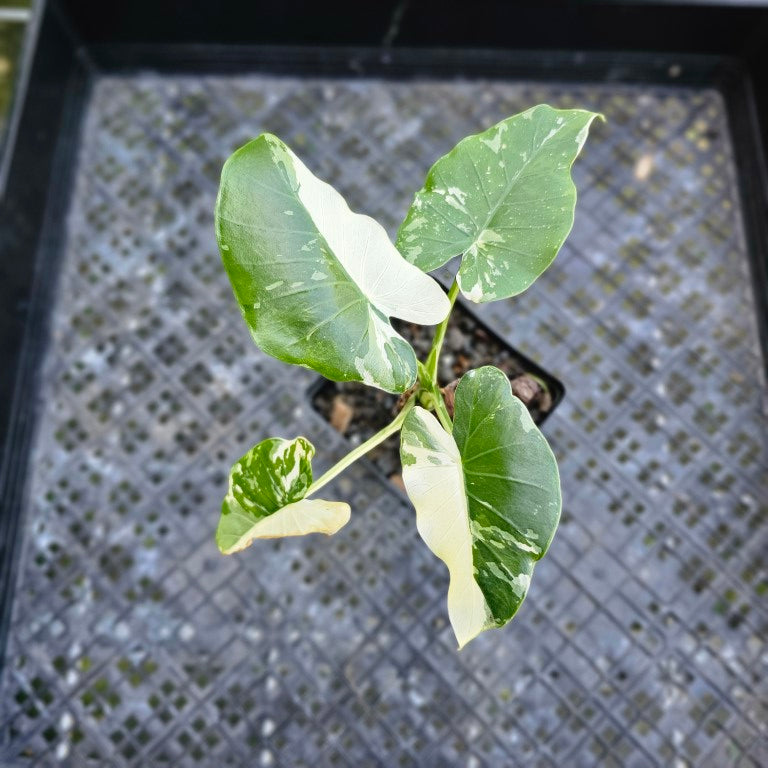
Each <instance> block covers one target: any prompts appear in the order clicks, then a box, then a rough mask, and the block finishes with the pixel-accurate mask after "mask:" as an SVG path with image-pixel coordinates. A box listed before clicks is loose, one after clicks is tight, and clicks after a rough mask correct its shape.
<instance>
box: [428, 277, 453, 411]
mask: <svg viewBox="0 0 768 768" xmlns="http://www.w3.org/2000/svg"><path fill="white" fill-rule="evenodd" d="M458 295H459V283H458V280H457V279H456V278H454V279H453V283H451V287H450V289H449V290H448V301H450V302H451V308H450V310H448V314H447V315H446V316H445V320H443V322H442V323H440V325H438V326H437V330H436V331H435V338H434V339H433V340H432V349H430V350H429V356H428V357H427V364H426V369H427V374H428V375H429V380H430V382H431V383H432V384H433V385H434V387H437V361H438V360H439V359H440V350H441V349H442V346H443V340H444V339H445V331H446V330H447V328H448V321H449V320H450V318H451V312H452V311H453V305H454V304H455V303H456V297H457V296H458ZM422 383H425V382H422ZM446 415H447V414H446Z"/></svg>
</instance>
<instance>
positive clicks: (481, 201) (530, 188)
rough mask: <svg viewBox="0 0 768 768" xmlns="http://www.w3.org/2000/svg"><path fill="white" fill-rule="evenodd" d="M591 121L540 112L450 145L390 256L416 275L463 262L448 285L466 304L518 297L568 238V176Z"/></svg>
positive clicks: (571, 203)
mask: <svg viewBox="0 0 768 768" xmlns="http://www.w3.org/2000/svg"><path fill="white" fill-rule="evenodd" d="M596 117H599V115H597V114H596V113H594V112H587V111H585V110H583V109H553V108H552V107H549V106H547V105H546V104H542V105H539V106H538V107H533V108H532V109H529V110H527V111H525V112H522V113H520V114H519V115H514V116H513V117H509V118H507V119H506V120H502V121H501V122H500V123H497V124H496V125H494V126H493V127H492V128H489V129H488V130H487V131H484V132H483V133H479V134H477V135H475V136H468V137H467V138H466V139H463V140H462V141H460V142H459V143H458V144H457V145H456V146H455V147H454V148H453V149H452V150H451V151H450V152H449V153H448V154H447V155H445V156H444V157H441V158H440V159H439V160H438V161H437V162H436V163H435V164H434V165H433V166H432V168H431V169H430V171H429V173H428V174H427V179H426V182H425V183H424V187H423V188H422V189H421V190H420V191H419V192H417V193H416V197H415V199H414V201H413V205H411V208H410V210H409V211H408V215H407V216H406V217H405V221H404V222H403V223H402V225H401V226H400V231H399V232H398V234H397V247H398V248H399V249H400V252H401V253H402V254H403V255H404V256H405V258H406V259H407V260H408V261H410V262H411V263H412V264H415V265H416V266H417V267H419V268H420V269H423V270H424V271H425V272H431V271H432V270H433V269H437V268H438V267H441V266H442V265H443V264H445V263H446V262H448V261H449V260H450V259H452V258H453V257H455V256H459V255H461V254H463V258H462V261H461V267H460V268H459V273H458V276H457V279H458V282H459V287H460V288H461V292H462V293H463V294H464V296H466V297H467V298H468V299H470V300H471V301H474V302H478V303H482V302H486V301H495V300H496V299H503V298H506V297H508V296H515V295H516V294H518V293H522V292H523V291H524V290H526V289H527V288H528V287H529V286H530V285H531V283H533V281H534V280H536V278H538V277H539V275H541V274H542V272H544V271H545V270H546V269H547V267H549V265H550V264H551V263H552V261H553V260H554V258H555V256H557V252H558V251H559V250H560V247H561V246H562V244H563V242H565V238H566V237H567V236H568V233H569V232H570V231H571V227H572V226H573V215H574V209H575V207H576V187H575V186H574V184H573V181H572V179H571V166H572V165H573V162H574V160H575V159H576V156H577V155H578V154H579V152H580V151H581V148H582V146H583V145H584V142H585V141H586V138H587V133H588V132H589V126H590V124H591V123H592V121H593V120H594V119H595V118H596Z"/></svg>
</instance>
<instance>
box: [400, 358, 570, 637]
mask: <svg viewBox="0 0 768 768" xmlns="http://www.w3.org/2000/svg"><path fill="white" fill-rule="evenodd" d="M454 414H455V418H454V426H453V434H449V433H448V432H446V431H445V430H444V429H443V428H442V427H441V426H440V423H439V422H438V420H437V419H436V418H435V417H434V416H433V415H432V414H431V413H429V412H428V411H426V410H424V409H423V408H419V407H416V408H414V409H413V410H412V411H411V413H409V414H408V417H407V418H406V420H405V423H404V425H403V431H402V436H401V447H400V455H401V458H402V462H403V481H404V483H405V487H406V489H407V491H408V495H409V497H410V499H411V501H412V502H413V505H414V507H415V508H416V525H417V528H418V530H419V533H420V535H421V537H422V538H423V539H424V541H425V543H426V544H427V546H428V547H429V548H430V549H431V550H432V552H433V553H434V554H435V555H437V556H438V557H439V558H440V559H441V560H442V561H443V562H444V563H445V564H446V565H447V566H448V571H449V574H450V583H449V587H448V616H449V618H450V621H451V626H452V627H453V630H454V633H455V635H456V639H457V640H458V643H459V647H460V648H461V647H462V646H464V645H465V644H466V643H468V642H469V641H470V640H471V639H472V638H474V637H476V636H477V635H478V634H479V633H480V632H482V631H483V630H486V629H490V628H493V627H500V626H502V625H504V624H506V623H507V622H508V621H509V620H510V619H511V618H512V617H513V616H514V614H515V613H516V611H517V609H518V608H519V607H520V605H521V603H522V602H523V599H524V598H525V595H526V593H527V591H528V586H529V584H530V580H531V575H532V573H533V567H534V565H535V563H536V561H537V560H539V559H540V558H541V557H542V556H543V555H544V553H545V552H546V551H547V548H548V547H549V544H550V542H551V540H552V537H553V536H554V533H555V530H556V529H557V524H558V521H559V519H560V505H561V499H560V479H559V475H558V471H557V463H556V461H555V457H554V455H553V454H552V451H551V449H550V447H549V445H548V444H547V441H546V439H545V438H544V436H543V435H542V434H541V432H539V430H538V429H537V428H536V426H535V424H534V423H533V420H532V419H531V417H530V415H529V413H528V411H527V409H526V408H525V406H524V405H523V404H522V402H521V401H520V400H518V399H517V398H516V397H515V396H514V395H513V394H512V389H511V387H510V384H509V380H508V379H507V377H506V376H505V375H504V373H502V372H501V371H500V370H498V369H497V368H493V367H490V366H488V367H485V368H480V369H478V370H475V371H470V372H469V373H467V374H466V375H465V376H464V377H463V378H462V379H461V381H460V382H459V385H458V387H457V388H456V401H455V411H454Z"/></svg>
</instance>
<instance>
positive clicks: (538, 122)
mask: <svg viewBox="0 0 768 768" xmlns="http://www.w3.org/2000/svg"><path fill="white" fill-rule="evenodd" d="M596 117H597V115H596V114H595V113H593V112H588V111H585V110H580V109H566V110H558V109H553V108H551V107H549V106H546V105H540V106H538V107H534V108H532V109H529V110H527V111H526V112H523V113H521V114H519V115H515V116H513V117H510V118H508V119H506V120H503V121H502V122H500V123H498V124H497V125H495V126H493V127H492V128H490V129H488V130H487V131H485V132H483V133H480V134H478V135H475V136H469V137H467V138H466V139H464V140H462V141H461V142H459V143H458V144H457V145H456V147H455V148H454V149H453V150H451V152H449V153H448V154H447V155H445V156H444V157H442V158H440V160H438V161H437V162H436V163H435V165H434V166H433V167H432V169H431V170H430V171H429V173H428V174H427V178H426V182H425V184H424V187H423V188H422V189H421V190H420V191H419V192H417V194H416V197H415V199H414V201H413V204H412V205H411V208H410V210H409V211H408V214H407V216H406V218H405V221H404V222H403V224H402V225H401V227H400V230H399V232H398V236H397V247H395V246H394V245H392V243H391V242H390V240H389V238H388V237H387V234H386V232H385V231H384V229H383V227H382V226H381V225H380V224H378V223H377V222H376V221H374V220H373V219H371V218H369V217H368V216H363V215H361V214H358V213H353V212H352V211H351V210H350V209H349V207H348V206H347V204H346V202H345V201H344V198H343V197H342V196H341V195H340V194H339V193H338V192H336V190H334V189H333V188H332V187H331V186H329V185H328V184H326V183H325V182H323V181H320V180H319V179H318V178H317V177H315V176H314V175H313V174H312V173H311V172H310V171H309V170H308V169H307V167H306V166H305V165H304V164H303V163H302V162H301V160H299V158H298V157H296V155H295V154H294V153H293V152H292V151H291V150H290V149H289V148H288V147H287V146H286V145H285V144H283V142H281V141H280V140H279V139H278V138H276V137H275V136H272V135H270V134H263V135H261V136H259V137H258V138H257V139H254V140H253V141H251V142H250V143H248V144H246V145H245V146H244V147H242V148H241V149H239V150H237V152H235V153H234V154H233V155H232V156H231V157H230V158H229V160H228V161H227V163H226V164H225V166H224V170H223V172H222V179H221V187H220V189H219V196H218V200H217V203H216V235H217V238H218V242H219V248H220V250H221V256H222V259H223V261H224V266H225V268H226V271H227V274H228V275H229V279H230V281H231V283H232V287H233V289H234V293H235V297H236V299H237V302H238V304H239V305H240V309H241V311H242V314H243V317H244V318H245V322H246V324H247V325H248V328H249V329H250V332H251V335H252V336H253V339H254V341H255V342H256V344H258V345H259V346H260V347H261V349H263V350H264V351H265V352H267V353H268V354H270V355H272V356H274V357H276V358H278V359H279V360H283V361H285V362H287V363H293V364H296V365H301V366H304V367H307V368H311V369H313V370H315V371H317V372H318V373H321V374H322V375H323V376H326V377H327V378H329V379H332V380H334V381H360V382H364V383H365V384H368V385H370V386H373V387H378V388H380V389H383V390H386V391H387V392H394V393H407V395H406V396H404V397H403V398H402V399H401V400H402V401H403V406H402V408H401V410H400V412H399V413H398V415H397V416H396V417H395V418H394V420H393V421H392V422H391V423H390V424H389V425H388V426H387V427H385V428H384V429H383V430H381V431H380V432H379V433H377V434H376V435H374V436H373V437H372V438H370V439H369V440H368V441H366V442H365V443H363V444H362V445H360V446H359V447H358V448H356V449H354V450H353V451H351V452H350V453H349V454H348V455H347V456H346V457H345V458H344V459H342V460H341V461H340V462H339V463H338V464H336V465H335V466H333V467H332V468H331V469H329V470H328V471H327V472H326V473H325V474H324V475H322V477H320V478H318V479H317V480H315V481H314V482H313V478H312V464H311V461H312V457H313V455H314V447H313V446H312V445H311V443H310V442H309V441H308V440H306V439H305V438H304V437H296V438H294V439H291V440H288V439H282V438H269V439H266V440H262V441H261V442H259V443H258V444H257V445H255V446H254V447H253V448H251V450H250V451H248V453H247V454H246V455H245V456H243V457H242V458H241V459H240V460H239V461H238V462H236V463H235V465H234V466H233V467H232V470H231V472H230V476H229V490H228V492H227V495H226V497H225V499H224V503H223V506H222V510H221V519H220V521H219V526H218V531H217V534H216V540H217V543H218V545H219V548H220V549H221V551H222V552H224V553H225V554H230V553H232V552H237V551H239V550H241V549H244V548H245V547H247V546H248V545H249V544H251V543H252V542H253V540H254V539H259V538H269V537H276V536H296V535H302V534H307V533H312V532H321V533H326V534H331V533H335V532H336V531H338V530H339V529H340V528H341V527H342V526H344V525H345V524H346V523H347V521H348V520H349V517H350V509H349V505H348V504H346V503H344V502H339V501H325V500H322V499H316V498H311V497H313V496H315V494H316V493H317V492H318V491H319V490H320V489H321V488H322V487H324V486H325V485H326V484H328V483H329V482H330V481H331V480H333V479H334V478H335V477H336V476H337V475H338V474H339V473H340V472H341V471H343V470H344V469H345V468H346V467H348V466H349V465H350V464H351V463H352V462H354V461H356V460H357V459H358V458H359V457H361V456H362V455H363V454H365V453H366V452H368V451H369V450H370V449H371V448H373V447H374V446H376V445H378V444H379V443H381V442H382V441H384V440H385V439H386V438H387V437H389V436H390V435H392V434H394V433H396V432H397V431H398V430H402V435H401V449H400V452H401V458H402V463H403V481H404V483H405V487H406V490H407V492H408V495H409V496H410V498H411V500H412V502H413V504H414V507H415V508H416V526H417V528H418V531H419V533H420V535H421V537H422V538H423V539H424V541H425V542H426V544H427V546H428V547H429V548H430V549H431V550H432V552H434V554H435V555H437V556H438V557H439V558H440V559H441V560H442V561H443V562H444V563H445V564H446V566H447V567H448V572H449V575H450V583H449V587H448V615H449V618H450V621H451V625H452V627H453V630H454V633H455V635H456V638H457V640H458V643H459V647H461V646H463V645H465V644H466V643H467V642H468V641H469V640H471V639H472V638H473V637H476V636H477V635H478V634H479V633H480V632H482V631H483V630H485V629H489V628H492V627H500V626H502V625H503V624H505V623H506V622H508V621H509V620H510V619H511V618H512V616H514V614H515V612H516V611H517V609H518V608H519V607H520V604H521V603H522V601H523V598H524V597H525V595H526V593H527V591H528V586H529V584H530V580H531V574H532V573H533V568H534V565H535V564H536V562H537V561H538V560H539V559H540V558H541V557H542V556H543V555H544V553H545V552H546V551H547V548H548V547H549V544H550V542H551V541H552V537H553V535H554V533H555V529H556V528H557V524H558V520H559V518H560V481H559V476H558V471H557V463H556V462H555V457H554V455H553V454H552V451H551V449H550V447H549V445H548V444H547V441H546V440H545V438H544V437H543V435H542V434H541V432H539V430H538V429H537V427H536V426H535V425H534V423H533V421H532V420H531V417H530V415H529V414H528V411H527V410H526V408H525V406H524V405H523V404H522V402H521V401H520V400H518V399H517V398H516V397H515V396H514V395H513V394H512V390H511V387H510V383H509V380H508V379H507V377H506V375H505V374H504V373H502V372H501V371H500V370H498V369H497V368H493V367H484V368H480V369H478V370H474V371H470V372H469V373H467V374H466V375H465V376H464V377H463V378H462V379H461V380H460V381H459V383H458V385H457V387H456V390H455V397H454V403H453V416H451V414H450V413H449V409H448V407H447V406H446V403H445V401H444V399H443V394H442V390H441V388H440V382H438V380H437V370H438V357H439V355H440V349H441V347H442V343H443V338H444V336H445V331H446V327H447V324H448V316H449V314H450V311H451V308H452V307H453V304H454V302H455V301H456V298H457V295H458V293H459V292H461V293H462V294H463V295H464V296H465V297H466V298H467V299H469V300H470V301H474V302H488V301H495V300H497V299H503V298H507V297H510V296H515V295H516V294H519V293H521V292H522V291H524V290H526V289H527V288H528V287H529V286H530V285H531V284H532V283H533V282H534V281H535V280H536V278H538V277H539V276H540V275H541V274H542V273H543V272H544V270H546V269H547V267H548V266H549V265H550V264H551V263H552V261H553V259H554V258H555V256H556V255H557V252H558V251H559V249H560V247H561V246H562V244H563V242H564V240H565V238H566V237H567V235H568V233H569V231H570V229H571V226H572V224H573V215H574V208H575V204H576V188H575V186H574V184H573V181H572V179H571V166H572V165H573V162H574V160H575V159H576V156H577V155H578V154H579V151H580V150H581V148H582V146H583V145H584V142H585V140H586V137H587V133H588V131H589V127H590V124H591V123H592V121H593V120H594V119H595V118H596ZM456 256H461V263H460V266H459V268H458V273H457V275H456V279H455V280H454V282H453V285H452V286H451V288H450V290H449V291H448V293H447V295H446V293H445V292H444V291H443V290H442V289H441V288H440V286H439V285H438V284H437V283H436V282H435V281H434V280H433V279H432V278H431V277H429V276H428V275H427V274H426V273H427V272H429V271H431V270H434V269H437V268H438V267H441V266H443V265H444V264H446V263H447V262H448V261H450V260H451V259H452V258H454V257H456ZM390 317H397V318H401V319H403V320H408V321H410V322H413V323H419V324H422V325H436V326H437V327H436V330H435V335H434V340H433V343H432V349H431V352H430V354H429V356H428V357H427V359H426V361H424V362H423V363H422V362H420V361H418V360H417V359H416V355H415V353H414V351H413V349H412V348H411V346H410V345H409V344H408V342H407V341H406V340H405V339H403V338H402V337H401V336H400V335H399V334H398V333H397V332H396V331H395V330H394V328H393V327H392V325H391V324H390V321H389V318H390Z"/></svg>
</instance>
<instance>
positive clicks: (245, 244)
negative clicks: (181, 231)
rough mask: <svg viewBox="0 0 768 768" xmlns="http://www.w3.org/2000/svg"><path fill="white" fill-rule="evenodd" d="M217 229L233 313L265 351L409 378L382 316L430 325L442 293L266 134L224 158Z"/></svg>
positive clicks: (380, 382)
mask: <svg viewBox="0 0 768 768" xmlns="http://www.w3.org/2000/svg"><path fill="white" fill-rule="evenodd" d="M216 235H217V238H218V242H219V249H220V251H221V256H222V259H223V261H224V267H225V269H226V271H227V274H228V275H229V279H230V281H231V283H232V288H233V290H234V293H235V297H236V298H237V301H238V304H239V305H240V309H241V311H242V313H243V317H244V318H245V321H246V323H247V324H248V327H249V329H250V331H251V335H252V336H253V339H254V340H255V342H256V343H257V344H258V345H259V346H260V347H261V348H262V349H263V350H264V351H265V352H266V353H267V354H270V355H272V356H273V357H276V358H277V359H278V360H283V361H284V362H287V363H295V364H298V365H303V366H305V367H308V368H312V369H313V370H315V371H317V372H318V373H321V374H323V375H324V376H326V377H327V378H329V379H333V380H335V381H363V382H365V383H367V384H371V385H373V386H376V387H379V388H381V389H384V390H386V391H388V392H403V391H405V390H406V389H408V388H409V387H410V386H411V385H412V384H413V382H414V380H415V378H416V356H415V354H414V352H413V350H412V349H411V347H410V345H409V344H408V343H407V342H406V341H405V340H404V339H403V338H402V337H401V336H400V335H399V334H397V333H396V332H395V331H394V329H393V328H392V326H391V325H390V323H389V320H388V318H389V317H390V316H394V317H399V318H402V319H403V320H408V321H411V322H414V323H421V324H423V325H433V324H436V323H439V322H440V321H442V320H443V318H444V317H445V316H446V315H447V314H448V310H449V304H448V300H447V298H446V296H445V294H444V293H443V291H442V289H441V288H440V286H439V285H438V284H437V283H436V282H435V281H434V280H433V279H432V278H430V277H428V276H427V275H425V274H424V273H423V272H421V271H420V270H419V269H417V268H416V267H414V266H413V265H411V264H409V263H408V262H407V261H405V259H403V257H402V256H401V255H400V253H399V252H398V250H397V249H396V248H395V246H394V245H393V244H392V243H391V242H390V240H389V238H388V237H387V234H386V232H385V231H384V228H383V227H382V226H381V225H380V224H378V223H377V222H376V221H374V220H373V219H372V218H370V217H368V216H363V215H361V214H357V213H353V212H352V211H350V210H349V208H348V206H347V204H346V202H345V201H344V198H343V197H342V196H341V195H340V194H339V193H338V192H336V190H334V189H333V187H331V186H330V185H328V184H326V183H325V182H323V181H320V180H319V179H318V178H316V177H315V176H313V175H312V173H311V172H310V171H309V170H308V169H307V168H306V166H305V165H304V164H303V163H302V162H301V160H299V158H298V157H296V155H294V154H293V152H291V150H290V149H289V148H288V147H287V146H286V145H285V144H283V143H282V142H281V141H280V140H279V139H278V138H277V137H275V136H272V135H270V134H262V135H261V136H259V137H258V138H257V139H254V140H253V141H251V142H250V143H248V144H246V145H245V146H244V147H242V148H241V149H239V150H237V152H235V153H234V154H233V155H232V156H231V157H230V158H229V160H227V162H226V164H225V165H224V169H223V171H222V176H221V186H220V188H219V196H218V200H217V202H216Z"/></svg>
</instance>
